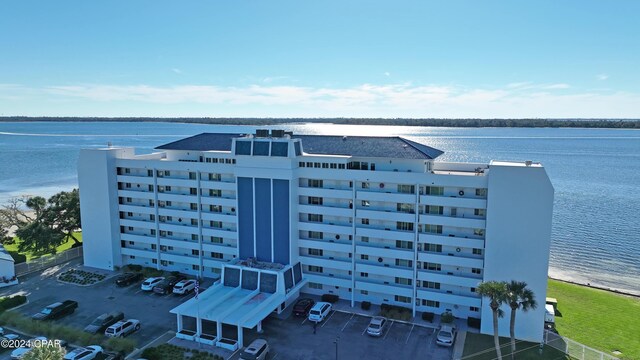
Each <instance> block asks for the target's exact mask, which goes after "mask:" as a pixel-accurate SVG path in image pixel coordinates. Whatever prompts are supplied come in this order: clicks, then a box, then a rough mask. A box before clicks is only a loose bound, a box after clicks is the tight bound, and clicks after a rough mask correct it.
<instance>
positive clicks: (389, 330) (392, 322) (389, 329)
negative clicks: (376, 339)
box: [382, 320, 395, 340]
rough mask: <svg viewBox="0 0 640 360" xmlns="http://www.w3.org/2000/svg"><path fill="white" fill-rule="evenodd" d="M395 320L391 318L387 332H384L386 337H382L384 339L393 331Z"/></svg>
mask: <svg viewBox="0 0 640 360" xmlns="http://www.w3.org/2000/svg"><path fill="white" fill-rule="evenodd" d="M394 323H395V322H394V321H393V320H391V325H389V328H388V329H387V333H386V334H384V337H383V338H382V340H384V339H386V338H387V335H389V333H390V332H391V327H392V326H393V324H394Z"/></svg>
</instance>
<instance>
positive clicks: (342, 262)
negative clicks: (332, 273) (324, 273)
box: [299, 255, 351, 270]
mask: <svg viewBox="0 0 640 360" xmlns="http://www.w3.org/2000/svg"><path fill="white" fill-rule="evenodd" d="M299 257H300V262H301V263H302V265H315V266H322V267H324V268H327V269H337V270H351V259H349V258H333V259H331V258H329V257H325V256H311V255H300V256H299Z"/></svg>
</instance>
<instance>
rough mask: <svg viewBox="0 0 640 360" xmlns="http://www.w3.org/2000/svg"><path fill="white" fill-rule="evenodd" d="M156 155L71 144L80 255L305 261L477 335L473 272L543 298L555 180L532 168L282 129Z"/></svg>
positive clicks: (108, 264) (350, 291) (106, 262)
mask: <svg viewBox="0 0 640 360" xmlns="http://www.w3.org/2000/svg"><path fill="white" fill-rule="evenodd" d="M157 150H158V151H157V152H155V153H152V154H147V155H136V154H135V152H134V149H132V148H113V147H110V148H105V149H87V150H82V151H81V154H80V159H79V164H78V172H79V175H78V178H79V184H80V195H81V196H80V200H81V210H82V223H83V237H84V239H85V240H84V242H85V245H84V258H85V264H86V265H88V266H94V267H97V268H103V269H114V268H115V267H116V266H118V267H119V266H123V265H125V264H140V265H143V266H151V267H156V268H158V269H163V270H169V271H180V272H183V273H187V274H191V275H193V276H200V277H219V276H220V272H221V269H222V266H223V264H226V263H229V262H234V261H238V260H245V259H251V258H255V259H256V260H257V261H262V262H271V263H280V264H283V265H293V264H297V263H300V264H301V266H302V272H303V276H304V278H305V281H306V282H305V285H304V288H303V289H302V292H306V293H312V294H326V293H331V294H336V295H339V296H340V298H342V299H345V300H348V301H350V302H351V304H352V305H353V306H355V305H356V303H357V302H362V301H370V302H372V303H374V304H381V303H388V304H394V305H399V306H403V307H407V308H410V309H411V310H412V311H413V312H414V314H416V313H418V312H433V313H435V314H440V313H442V312H444V311H451V312H452V313H453V314H454V315H455V316H456V317H459V318H469V317H473V318H479V319H481V320H482V321H481V323H482V329H481V330H482V332H483V333H491V332H492V331H493V330H492V322H491V311H490V309H489V308H488V306H487V305H486V304H485V306H483V300H482V299H481V298H480V296H479V295H478V294H477V293H476V287H477V285H478V284H479V283H480V282H482V281H489V280H506V281H509V280H518V281H526V282H527V284H529V288H531V289H532V290H533V291H534V292H535V294H536V297H537V299H538V301H539V302H541V301H542V300H544V298H545V297H546V284H547V267H548V261H549V245H550V236H551V216H552V208H553V187H552V186H551V183H550V181H549V178H548V177H547V174H546V172H545V169H544V167H543V166H542V165H541V164H539V163H533V162H530V161H527V162H503V161H492V162H491V163H489V164H469V163H444V162H439V161H435V159H436V158H437V157H438V156H439V155H441V154H442V152H441V151H439V150H436V149H433V148H431V147H428V146H426V145H424V144H420V143H417V142H414V141H411V140H409V139H405V138H400V137H366V136H348V137H347V136H314V135H294V134H291V133H284V132H283V131H280V130H272V131H271V133H269V132H268V131H266V130H258V131H257V133H256V134H251V135H240V134H208V133H206V134H200V135H196V136H193V137H190V138H186V139H183V140H179V141H176V142H173V143H170V144H166V145H163V146H160V147H158V148H157ZM505 310H506V308H505ZM501 321H502V322H503V323H501V333H503V334H504V335H508V319H502V320H501ZM543 322H544V308H543V307H539V308H538V309H537V310H532V311H529V312H528V313H525V314H519V315H518V323H517V327H518V328H517V329H516V334H519V337H520V338H522V339H525V340H532V341H539V340H541V339H542V332H543Z"/></svg>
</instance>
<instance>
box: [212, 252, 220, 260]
mask: <svg viewBox="0 0 640 360" xmlns="http://www.w3.org/2000/svg"><path fill="white" fill-rule="evenodd" d="M211 257H212V258H214V259H222V253H219V252H212V253H211Z"/></svg>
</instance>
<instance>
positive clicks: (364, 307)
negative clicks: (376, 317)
mask: <svg viewBox="0 0 640 360" xmlns="http://www.w3.org/2000/svg"><path fill="white" fill-rule="evenodd" d="M360 307H361V308H362V310H369V309H371V302H370V301H363V302H362V303H360Z"/></svg>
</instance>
